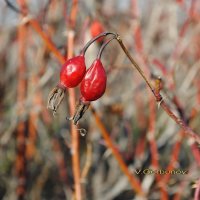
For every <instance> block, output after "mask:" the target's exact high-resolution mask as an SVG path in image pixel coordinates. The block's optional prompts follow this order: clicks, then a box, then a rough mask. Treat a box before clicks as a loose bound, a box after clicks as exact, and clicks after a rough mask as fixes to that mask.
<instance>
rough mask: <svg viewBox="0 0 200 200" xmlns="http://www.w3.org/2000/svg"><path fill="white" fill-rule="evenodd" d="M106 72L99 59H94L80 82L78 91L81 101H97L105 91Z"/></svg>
mask: <svg viewBox="0 0 200 200" xmlns="http://www.w3.org/2000/svg"><path fill="white" fill-rule="evenodd" d="M106 81H107V77H106V72H105V70H104V68H103V65H102V63H101V61H100V59H96V60H95V61H94V62H93V63H92V65H91V67H90V68H89V69H88V70H87V71H86V74H85V76H84V78H83V80H82V82H81V86H80V90H81V95H82V100H83V101H95V100H97V99H99V98H100V97H101V96H102V95H103V94H104V92H105V89H106Z"/></svg>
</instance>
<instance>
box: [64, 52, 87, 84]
mask: <svg viewBox="0 0 200 200" xmlns="http://www.w3.org/2000/svg"><path fill="white" fill-rule="evenodd" d="M85 72H86V66H85V57H84V56H83V55H80V56H76V57H73V58H71V59H69V60H67V61H66V62H65V63H64V64H63V66H62V68H61V71H60V84H61V85H63V86H64V87H67V88H73V87H76V86H77V85H78V84H79V83H80V82H81V80H82V79H83V77H84V75H85Z"/></svg>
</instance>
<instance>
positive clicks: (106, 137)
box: [91, 107, 144, 195]
mask: <svg viewBox="0 0 200 200" xmlns="http://www.w3.org/2000/svg"><path fill="white" fill-rule="evenodd" d="M91 111H92V114H93V116H94V118H95V121H96V123H97V125H98V127H99V129H100V130H101V134H102V136H103V138H104V140H105V142H106V144H107V146H108V147H109V148H110V149H111V151H112V153H113V155H114V156H115V158H116V160H117V161H118V163H119V166H120V168H121V170H122V171H123V172H124V174H125V175H126V176H127V178H128V180H129V182H130V184H131V187H132V189H133V190H135V191H136V192H137V193H138V194H140V195H144V193H143V190H142V188H141V185H140V182H139V181H138V179H137V178H136V177H134V176H133V174H131V173H130V171H129V169H128V167H127V166H126V164H125V163H124V160H123V159H122V157H121V155H120V153H119V151H118V150H117V149H116V147H115V145H114V144H113V143H112V140H111V139H110V136H109V133H108V132H107V130H106V128H105V127H104V125H103V123H102V122H101V119H100V117H99V116H98V114H97V113H96V111H95V109H94V108H92V107H91Z"/></svg>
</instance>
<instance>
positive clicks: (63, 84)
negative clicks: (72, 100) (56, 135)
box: [47, 32, 113, 115]
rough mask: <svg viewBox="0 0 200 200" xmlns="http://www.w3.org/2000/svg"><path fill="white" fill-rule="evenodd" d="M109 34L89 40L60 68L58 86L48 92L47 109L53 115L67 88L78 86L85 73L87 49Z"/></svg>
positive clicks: (102, 34)
mask: <svg viewBox="0 0 200 200" xmlns="http://www.w3.org/2000/svg"><path fill="white" fill-rule="evenodd" d="M109 34H113V33H110V32H105V33H101V34H99V35H98V36H96V37H95V38H93V39H92V40H90V41H89V42H88V43H87V44H86V45H85V47H84V48H83V50H82V51H81V53H80V55H79V56H76V57H73V58H71V59H69V60H67V61H66V62H65V63H64V64H63V65H62V68H61V71H60V82H59V84H58V85H57V86H56V87H55V88H54V89H53V90H52V91H51V92H50V94H49V97H48V102H47V108H48V109H50V110H52V111H53V114H54V115H55V113H56V111H57V109H58V107H59V105H60V104H61V102H62V100H63V98H64V94H65V91H66V89H67V88H74V87H76V86H78V85H79V83H80V82H81V81H82V79H83V77H84V75H85V73H86V66H85V52H86V50H87V49H88V47H89V46H90V45H91V44H92V43H93V42H94V41H96V40H98V39H99V38H100V37H103V36H107V35H109Z"/></svg>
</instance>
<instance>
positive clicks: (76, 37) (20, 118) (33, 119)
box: [0, 0, 200, 200]
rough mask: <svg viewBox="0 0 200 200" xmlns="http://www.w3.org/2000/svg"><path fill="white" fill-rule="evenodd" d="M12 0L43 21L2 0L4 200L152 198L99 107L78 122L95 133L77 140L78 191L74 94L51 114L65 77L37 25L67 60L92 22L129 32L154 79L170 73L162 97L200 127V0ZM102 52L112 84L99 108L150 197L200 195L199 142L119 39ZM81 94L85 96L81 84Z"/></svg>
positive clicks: (0, 180) (0, 167)
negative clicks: (157, 96) (51, 100)
mask: <svg viewBox="0 0 200 200" xmlns="http://www.w3.org/2000/svg"><path fill="white" fill-rule="evenodd" d="M10 2H12V4H13V5H15V6H16V7H17V8H20V9H22V10H24V11H25V12H27V13H28V14H30V17H32V18H34V19H35V21H36V25H34V23H25V20H27V18H25V19H24V17H22V16H21V15H20V14H18V13H15V12H14V11H13V10H12V9H11V8H9V7H8V6H7V5H6V3H5V1H1V2H0V60H1V62H0V70H1V72H0V97H1V98H0V199H4V200H8V199H9V200H15V199H52V200H57V199H60V200H61V199H76V198H79V199H91V200H92V199H94V200H101V199H104V200H111V199H112V200H120V199H121V200H129V199H145V197H139V196H138V192H137V191H138V190H137V189H136V186H134V184H132V185H131V184H130V182H129V179H128V178H127V176H129V175H125V174H124V173H123V170H122V171H121V169H120V168H121V167H122V165H121V164H120V163H119V161H118V160H117V159H116V155H114V156H113V150H112V149H110V146H108V145H107V140H106V139H105V137H102V135H101V134H102V129H101V128H100V125H99V123H96V122H97V120H95V119H96V118H95V115H94V114H93V113H92V112H91V111H87V113H86V114H85V116H84V117H83V119H81V122H80V125H79V127H81V128H85V129H86V130H87V131H88V132H87V135H86V136H85V137H82V136H79V138H78V140H79V152H80V153H79V154H80V172H81V175H80V176H81V177H80V181H81V182H80V184H81V195H79V196H77V190H76V189H75V188H74V174H73V167H74V166H73V165H74V163H73V162H72V161H71V157H72V156H71V155H72V154H73V151H72V149H71V147H72V137H71V134H70V132H71V128H70V123H69V122H68V121H66V119H65V118H66V116H70V114H69V113H70V111H69V109H70V106H69V96H70V94H69V93H68V92H67V94H66V98H65V100H64V102H63V103H62V105H61V107H60V108H59V110H58V113H57V116H56V117H53V116H52V115H51V113H50V112H49V111H47V109H46V102H47V97H48V93H49V92H50V90H51V89H52V88H53V87H54V86H55V85H56V84H57V83H58V81H59V69H60V67H61V64H60V61H59V59H58V58H59V55H55V51H54V50H53V49H51V48H50V49H49V46H48V44H49V43H48V41H46V40H45V39H44V37H42V34H41V32H39V31H38V29H37V25H39V27H40V28H41V29H42V30H43V33H45V35H47V36H48V37H47V38H49V39H50V40H51V41H52V42H53V44H54V45H55V47H56V48H57V50H58V51H59V52H60V53H61V54H62V55H63V56H64V57H65V58H67V55H69V54H70V51H72V52H71V54H72V53H73V54H74V55H78V53H79V52H80V50H81V49H82V47H83V46H84V44H86V42H87V41H88V40H89V39H91V37H92V36H91V25H92V23H93V22H94V20H99V22H100V23H101V24H102V25H103V27H104V29H105V30H106V31H112V32H117V33H118V34H120V35H121V37H122V39H123V41H124V43H125V45H126V46H127V48H128V49H129V50H130V52H131V54H132V56H133V57H134V58H135V59H136V61H137V62H138V64H139V65H140V66H141V68H142V69H143V70H144V72H145V74H146V75H147V76H148V77H149V78H150V79H151V81H152V84H153V83H154V82H155V79H154V76H160V77H161V78H162V90H161V93H162V95H163V97H164V100H165V101H166V102H168V104H169V105H170V107H171V109H172V110H173V112H175V113H176V114H177V116H180V117H181V118H183V119H184V121H185V122H186V123H187V124H188V125H189V126H190V127H191V128H192V129H193V130H194V131H195V132H197V133H200V79H199V77H200V60H199V58H200V39H199V38H200V2H199V1H198V0H191V1H189V0H187V1H186V0H177V1H175V0H173V1H172V0H169V1H164V0H159V1H155V0H148V1H147V0H146V1H145V0H142V1H137V0H132V1H131V0H124V1H120V0H117V1H114V0H107V1H106V0H104V1H94V0H88V1H83V0H80V1H76V0H74V1H68V0H66V1H65V0H62V1H56V0H49V1H47V0H45V1H39V0H38V1H28V0H27V1H24V0H18V1H10ZM70 37H72V39H71V40H70V39H69V38H70ZM70 42H72V44H73V45H72V46H73V48H71V49H70V48H69V46H70V45H71V43H70ZM70 47H71V46H70ZM99 48H100V45H99V43H96V44H94V45H92V46H91V47H90V49H89V50H88V51H87V53H86V63H87V67H89V66H90V64H91V62H92V61H93V60H94V59H95V57H96V55H97V53H98V49H99ZM102 58H103V64H104V66H105V69H106V71H107V76H108V84H107V90H106V93H105V94H104V96H103V97H102V98H101V99H99V100H97V101H96V102H93V103H92V105H93V107H94V108H95V110H96V112H97V113H98V117H100V119H101V120H100V124H101V123H102V124H103V128H105V129H106V130H107V133H109V137H110V139H111V142H112V144H114V146H115V150H116V151H117V152H119V153H120V155H121V158H122V159H123V161H124V163H125V164H126V166H127V167H128V169H129V172H130V174H132V176H133V177H134V178H136V179H137V180H138V183H139V186H140V188H141V190H142V191H143V192H144V193H145V194H146V199H151V200H157V199H163V200H165V199H174V200H177V199H185V200H186V199H187V200H188V199H193V198H195V200H198V199H199V198H200V197H199V196H198V195H200V192H199V194H198V188H200V183H199V177H200V150H199V144H198V143H196V142H195V141H194V140H193V139H192V138H191V137H189V136H188V135H187V134H184V132H183V131H181V129H180V127H179V126H178V125H177V124H176V123H175V122H174V121H173V120H172V119H171V118H169V116H168V115H167V114H166V113H165V112H164V111H163V110H162V109H160V108H158V106H157V104H156V102H155V100H154V98H153V95H152V94H151V93H149V89H148V88H147V87H146V85H145V82H144V81H143V79H141V77H140V76H139V74H138V73H137V72H136V70H135V71H134V70H133V69H132V68H131V67H130V65H131V64H130V62H129V60H128V59H127V58H126V56H125V55H124V53H123V51H122V50H121V49H120V48H119V44H117V42H112V43H111V44H110V45H109V47H107V48H106V50H105V51H104V53H103V56H102ZM61 59H62V58H61ZM61 59H60V60H61ZM75 92H76V100H78V97H79V89H78V88H77V89H76V90H75ZM77 167H79V166H77ZM136 169H137V170H138V169H142V170H144V169H155V170H156V169H165V170H169V169H170V170H172V169H182V170H188V173H187V174H185V175H180V174H176V175H171V176H168V175H160V176H159V175H155V174H152V175H148V174H146V175H145V174H142V173H141V174H137V173H136V172H135V170H136ZM129 178H130V177H129ZM75 191H76V192H75ZM195 191H196V192H195ZM195 195H196V196H195Z"/></svg>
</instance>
